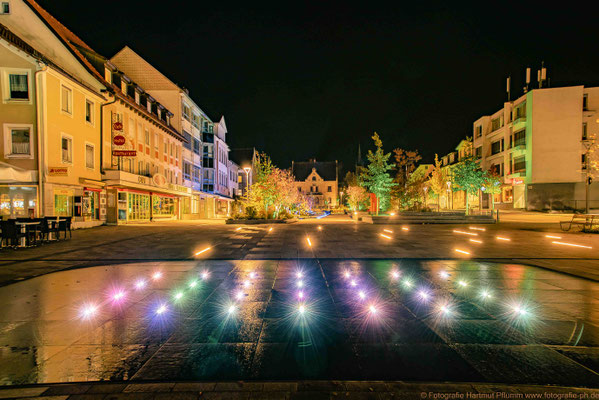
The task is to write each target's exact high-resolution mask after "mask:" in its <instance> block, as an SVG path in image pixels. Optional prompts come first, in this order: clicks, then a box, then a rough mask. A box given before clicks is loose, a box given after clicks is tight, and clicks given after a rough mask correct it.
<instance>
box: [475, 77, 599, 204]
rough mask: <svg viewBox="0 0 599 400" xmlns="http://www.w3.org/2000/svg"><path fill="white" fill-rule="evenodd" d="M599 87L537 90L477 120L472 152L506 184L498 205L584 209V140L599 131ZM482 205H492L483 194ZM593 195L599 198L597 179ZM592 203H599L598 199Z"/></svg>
mask: <svg viewBox="0 0 599 400" xmlns="http://www.w3.org/2000/svg"><path fill="white" fill-rule="evenodd" d="M598 110H599V88H594V87H591V88H587V87H584V86H570V87H556V88H541V89H533V90H530V91H529V92H527V93H525V94H524V95H523V96H520V97H519V98H517V99H516V100H514V101H511V102H506V103H504V106H503V108H501V109H500V110H498V111H496V112H495V113H493V114H491V115H488V116H483V117H481V118H479V119H478V120H476V121H475V122H474V124H473V147H474V154H475V156H476V157H478V158H479V159H480V163H481V167H482V168H483V169H484V170H491V171H493V172H494V173H495V174H496V175H498V176H500V177H501V179H502V182H503V185H502V190H501V193H500V194H496V195H494V196H495V205H496V206H498V207H500V208H519V209H529V210H546V209H574V210H581V209H584V200H585V184H586V182H585V179H586V170H585V157H586V151H587V149H586V146H585V141H586V140H587V138H588V137H590V135H595V134H596V133H597V132H598V131H599V126H598V124H597V122H596V120H597V116H598V115H597V111H598ZM482 199H483V206H485V207H486V206H488V205H489V203H490V201H489V200H490V199H489V196H483V197H482ZM591 199H598V200H599V187H598V184H597V183H593V184H592V185H591ZM591 207H595V208H596V207H599V201H596V202H595V204H592V205H591Z"/></svg>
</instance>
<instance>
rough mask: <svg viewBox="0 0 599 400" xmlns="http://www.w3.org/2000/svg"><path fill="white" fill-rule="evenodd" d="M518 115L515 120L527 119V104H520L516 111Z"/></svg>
mask: <svg viewBox="0 0 599 400" xmlns="http://www.w3.org/2000/svg"><path fill="white" fill-rule="evenodd" d="M514 111H515V113H516V115H515V117H514V119H519V118H524V117H526V102H522V103H520V104H518V106H517V107H516V109H515V110H514Z"/></svg>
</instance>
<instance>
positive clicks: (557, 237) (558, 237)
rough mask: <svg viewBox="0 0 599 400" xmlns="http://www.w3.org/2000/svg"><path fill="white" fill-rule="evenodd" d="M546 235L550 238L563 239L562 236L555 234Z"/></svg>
mask: <svg viewBox="0 0 599 400" xmlns="http://www.w3.org/2000/svg"><path fill="white" fill-rule="evenodd" d="M545 237H546V238H549V239H561V238H562V237H561V236H553V235H545Z"/></svg>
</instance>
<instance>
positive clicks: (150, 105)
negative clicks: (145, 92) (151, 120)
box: [147, 100, 152, 113]
mask: <svg viewBox="0 0 599 400" xmlns="http://www.w3.org/2000/svg"><path fill="white" fill-rule="evenodd" d="M147 108H148V112H149V113H151V112H152V102H151V101H150V100H148V107H147Z"/></svg>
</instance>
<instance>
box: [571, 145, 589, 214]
mask: <svg viewBox="0 0 599 400" xmlns="http://www.w3.org/2000/svg"><path fill="white" fill-rule="evenodd" d="M582 144H583V145H584V147H585V148H586V150H587V151H586V152H585V153H584V170H585V177H584V188H585V198H584V210H585V211H584V213H585V214H588V213H589V209H590V207H589V189H590V186H591V169H590V167H591V166H590V165H589V156H590V155H591V146H592V143H591V141H589V140H583V142H582ZM574 206H575V207H576V205H574Z"/></svg>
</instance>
